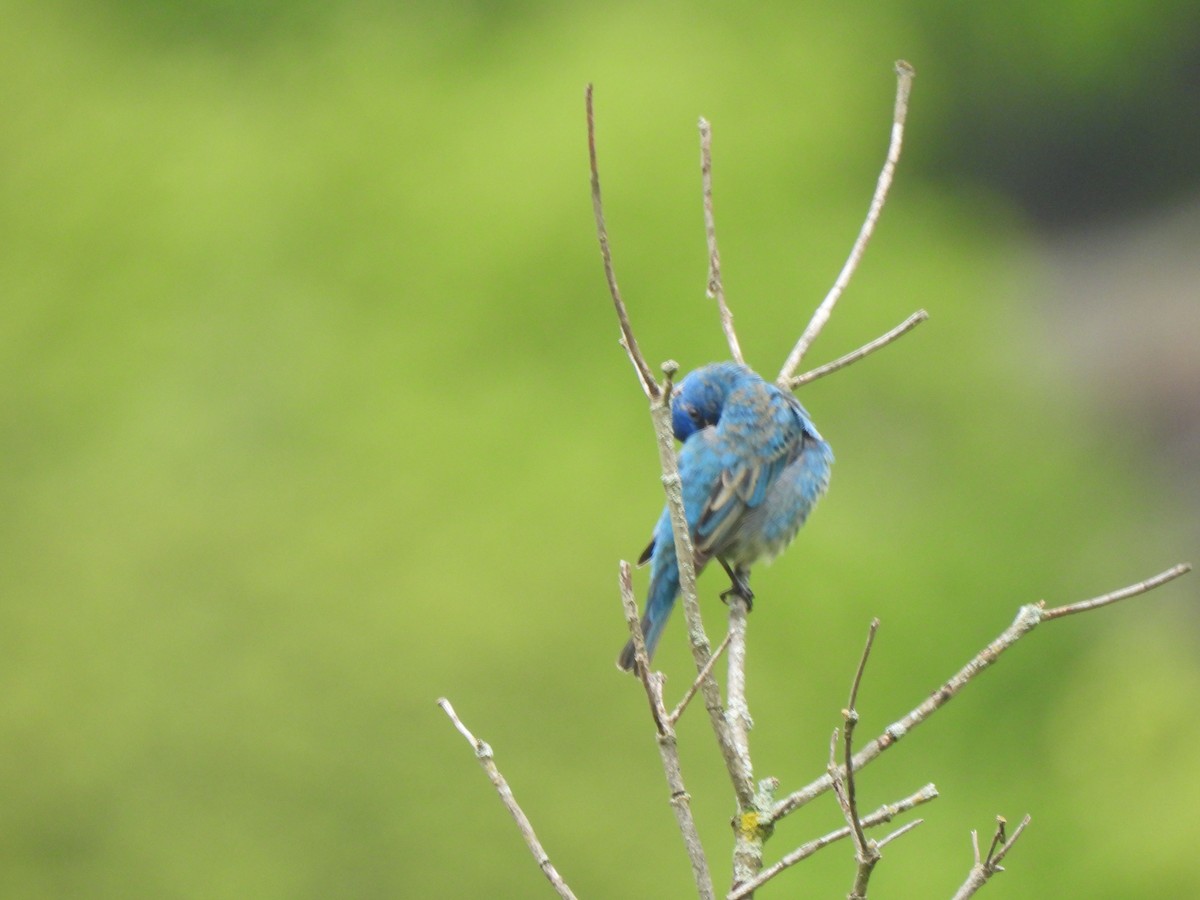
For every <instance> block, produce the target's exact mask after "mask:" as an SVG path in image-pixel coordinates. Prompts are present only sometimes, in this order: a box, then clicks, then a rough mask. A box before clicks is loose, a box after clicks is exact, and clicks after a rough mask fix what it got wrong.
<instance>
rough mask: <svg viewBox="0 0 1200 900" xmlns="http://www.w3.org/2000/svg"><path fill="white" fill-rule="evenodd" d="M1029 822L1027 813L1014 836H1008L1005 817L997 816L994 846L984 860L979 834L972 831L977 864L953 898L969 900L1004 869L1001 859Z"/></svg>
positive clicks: (954, 899) (993, 837) (972, 842)
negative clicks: (1006, 834) (980, 856)
mask: <svg viewBox="0 0 1200 900" xmlns="http://www.w3.org/2000/svg"><path fill="white" fill-rule="evenodd" d="M1029 822H1030V818H1029V816H1028V815H1027V816H1025V818H1023V819H1022V820H1021V824H1020V825H1018V826H1017V828H1016V830H1015V831H1014V832H1013V833H1012V837H1009V838H1006V837H1005V835H1004V825H1005V819H1004V817H1003V816H996V833H995V834H994V835H993V836H992V846H991V849H989V850H988V855H987V858H986V859H982V860H981V859H980V858H979V835H978V834H977V833H976V832H974V831H972V832H971V845H972V847H973V848H974V852H975V865H974V866H972V867H971V871H970V873H969V874H968V875H967V880H966V881H964V882H963V883H962V886H961V887H960V888H959V889H958V890H957V891H956V892H955V894H954V898H953V900H967V898H968V897H973V896H974V895H975V892H976V891H978V890H979V889H980V888H981V887H983V886H984V885H985V884H986V883H987V880H988V879H989V878H991V877H992V876H993V875H995V874H996V873H997V872H1003V871H1004V867H1003V866H1001V865H1000V861H1001V860H1003V859H1004V857H1005V856H1007V855H1008V851H1009V850H1010V849H1012V845H1013V844H1015V843H1016V842H1017V838H1019V837H1020V836H1021V833H1022V832H1023V831H1024V830H1025V827H1026V826H1027V825H1028V824H1029Z"/></svg>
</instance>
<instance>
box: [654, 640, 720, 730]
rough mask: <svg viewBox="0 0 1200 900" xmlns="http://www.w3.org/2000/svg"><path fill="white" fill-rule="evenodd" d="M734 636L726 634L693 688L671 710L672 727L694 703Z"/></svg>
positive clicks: (697, 677) (694, 681) (693, 681)
mask: <svg viewBox="0 0 1200 900" xmlns="http://www.w3.org/2000/svg"><path fill="white" fill-rule="evenodd" d="M732 636H733V634H732V632H726V633H725V637H724V638H723V639H722V640H721V643H719V644H718V645H717V649H716V652H715V653H713V655H712V656H710V657H709V658H708V662H706V663H705V664H704V668H703V669H701V670H700V672H699V673H698V674H697V675H696V677H695V678H694V679H693V680H692V684H691V686H690V687H689V688H688V689H687V690H686V691H685V692H684V694H683V699H681V700H680V701H679V704H678V705H677V706H676V707H675V708H674V709H673V710H671V714H670V715H669V716H667V721H669V722H670V723H671V724H672V725H674V724H675V723H676V722H678V721H679V717H680V716H682V715H683V711H684V710H685V709H687V706H688V704H689V703H691V702H692V698H693V697H694V696H696V690H697V688H699V687H700V684H701V682H703V681H704V679H706V678H708V677H709V675H710V674H712V670H713V666H715V665H716V664H717V660H719V659H720V658H721V654H723V653H724V652H725V648H727V647H728V646H729V639H730V638H731V637H732Z"/></svg>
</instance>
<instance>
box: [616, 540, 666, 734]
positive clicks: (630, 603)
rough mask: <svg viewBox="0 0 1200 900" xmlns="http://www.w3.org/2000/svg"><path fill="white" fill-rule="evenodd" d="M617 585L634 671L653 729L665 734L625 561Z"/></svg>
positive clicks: (619, 571) (661, 711)
mask: <svg viewBox="0 0 1200 900" xmlns="http://www.w3.org/2000/svg"><path fill="white" fill-rule="evenodd" d="M617 583H618V586H619V587H620V590H621V605H622V606H623V607H624V609H625V624H626V625H628V626H629V634H630V635H631V636H632V638H633V659H634V670H635V671H636V672H637V676H638V678H640V679H641V681H642V686H643V687H644V688H645V689H646V697H647V699H649V701H650V714H651V715H652V716H653V717H654V728H655V730H656V731H657V732H658V733H659V734H666V732H667V728H668V727H669V723H667V722H666V721H664V719H665V718H666V715H665V710H663V707H662V703H661V702H660V698H659V697H658V696H657V695H656V693H655V691H654V688H653V687H652V686H651V684H650V658H649V656H648V655H647V654H646V636H645V635H644V634H643V633H642V622H641V619H640V618H639V617H638V608H637V598H636V597H634V595H633V574H632V571H631V570H630V567H629V563H627V562H626V561H625V560H621V564H620V566H619V567H618V576H617Z"/></svg>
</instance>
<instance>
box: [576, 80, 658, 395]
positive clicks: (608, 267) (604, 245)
mask: <svg viewBox="0 0 1200 900" xmlns="http://www.w3.org/2000/svg"><path fill="white" fill-rule="evenodd" d="M584 96H585V102H586V106H587V133H588V162H589V163H590V164H591V169H592V212H593V213H594V215H595V217H596V237H597V238H598V239H599V240H600V256H601V258H602V259H603V260H604V277H605V278H606V279H607V280H608V292H609V293H610V294H611V295H612V301H613V307H614V308H615V309H616V311H617V321H618V322H619V323H620V326H621V346H622V347H624V348H625V353H626V354H627V355H628V356H629V361H630V362H631V363H633V368H634V369H635V370H636V371H637V374H638V380H639V381H641V383H642V390H643V391H645V392H646V396H647V397H649V398H650V399H651V400H654V399H656V398H657V397H658V383H657V382H656V381H655V380H654V373H653V372H651V371H650V366H649V365H647V363H646V359H645V357H644V356H642V351H641V350H639V349H638V343H637V338H635V337H634V336H633V326H632V325H630V324H629V313H628V312H627V311H626V309H625V302H624V301H623V300H622V299H621V290H620V288H618V287H617V273H616V271H615V270H614V269H613V263H612V251H611V250H610V249H609V246H608V228H607V226H606V225H605V224H604V204H603V203H602V202H601V200H600V169H599V167H598V166H597V164H596V118H595V114H594V112H593V109H592V85H590V84H589V85H588V86H587V90H586V92H585V95H584Z"/></svg>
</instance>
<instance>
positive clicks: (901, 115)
mask: <svg viewBox="0 0 1200 900" xmlns="http://www.w3.org/2000/svg"><path fill="white" fill-rule="evenodd" d="M915 76H916V72H915V71H914V69H913V67H912V66H910V65H909V64H908V63H906V62H905V61H904V60H898V61H897V62H896V104H895V106H894V108H893V111H892V137H891V142H890V144H889V145H888V153H887V159H886V160H885V161H884V164H883V171H881V172H880V173H879V180H878V182H876V185H875V195H874V196H873V197H872V198H871V205H870V207H868V209H867V217H866V219H865V220H864V221H863V224H862V228H861V229H860V230H859V232H858V239H857V240H856V241H855V242H854V246H853V247H852V248H851V249H850V256H849V257H848V258H847V259H846V263H845V265H843V266H842V271H841V272H840V273H839V274H838V277H837V280H836V281H834V283H833V287H831V288H830V289H829V293H828V294H826V295H825V299H824V300H822V301H821V305H820V306H818V307H817V310H816V312H814V313H813V317H812V319H811V320H809V323H808V327H807V328H805V329H804V333H803V334H802V335H800V340H798V341H797V342H796V346H795V347H793V348H792V352H791V353H790V354H788V358H787V361H786V362H784V364H783V368H782V369H780V370H779V377H778V378H776V379H775V381H776V384H778V385H780V386H781V387H782V386H786V385H787V384H788V383H789V382H790V381H791V380H792V375H793V374H794V373H795V371H796V369H797V368H798V367H799V365H800V361H801V360H802V359H803V358H804V354H805V353H807V352H808V348H809V347H810V346H812V342H813V341H814V340H816V338H817V335H819V334H820V333H821V329H823V328H824V327H825V323H826V322H828V321H829V317H830V315H831V314H832V313H833V307H834V306H835V305H836V304H837V302H838V298H840V297H841V296H842V292H843V291H845V290H846V285H848V284H849V283H850V278H851V276H852V275H853V274H854V270H855V269H857V268H858V264H859V261H860V260H861V259H862V256H863V253H864V252H865V251H866V249H867V242H868V241H870V239H871V235H872V234H874V232H875V225H876V223H878V221H879V214H880V213H881V212H882V211H883V204H884V201H885V200H887V194H888V190H889V189H890V188H891V186H892V177H893V176H894V175H895V173H896V163H897V162H899V160H900V148H901V146H902V145H903V143H904V121H905V119H906V118H907V117H908V95H909V92H910V91H911V90H912V82H913V78H914V77H915Z"/></svg>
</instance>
